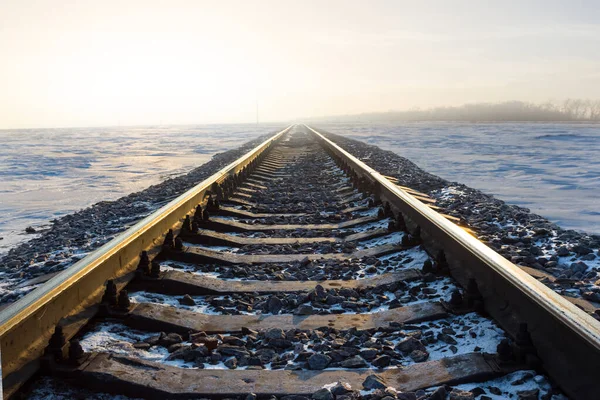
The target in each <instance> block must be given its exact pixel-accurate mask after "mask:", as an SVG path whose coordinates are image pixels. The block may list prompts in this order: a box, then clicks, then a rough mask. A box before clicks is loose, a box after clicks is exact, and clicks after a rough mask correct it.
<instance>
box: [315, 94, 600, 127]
mask: <svg viewBox="0 0 600 400" xmlns="http://www.w3.org/2000/svg"><path fill="white" fill-rule="evenodd" d="M318 119H320V120H336V121H346V122H350V121H600V100H583V99H567V100H565V101H563V102H561V103H555V102H546V103H541V104H534V103H528V102H523V101H508V102H504V103H474V104H465V105H462V106H460V107H436V108H431V109H426V110H421V109H412V110H407V111H388V112H377V113H363V114H358V115H342V116H335V117H323V118H318Z"/></svg>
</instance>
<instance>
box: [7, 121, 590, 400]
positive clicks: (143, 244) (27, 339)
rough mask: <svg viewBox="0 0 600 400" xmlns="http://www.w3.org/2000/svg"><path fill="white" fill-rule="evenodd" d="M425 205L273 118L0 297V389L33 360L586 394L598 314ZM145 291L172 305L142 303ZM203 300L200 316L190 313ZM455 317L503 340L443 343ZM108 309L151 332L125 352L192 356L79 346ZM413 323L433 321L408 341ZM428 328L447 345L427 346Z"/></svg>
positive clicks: (20, 381)
mask: <svg viewBox="0 0 600 400" xmlns="http://www.w3.org/2000/svg"><path fill="white" fill-rule="evenodd" d="M433 203H434V202H433V201H432V200H431V199H429V198H428V197H427V196H426V195H424V194H421V193H418V192H416V191H414V190H412V189H410V188H404V187H400V186H397V185H396V184H395V183H394V181H393V179H390V178H387V177H385V176H382V175H381V174H379V173H378V172H376V171H374V170H373V169H371V168H370V167H368V166H366V165H365V164H364V163H363V162H361V161H360V160H358V159H356V158H355V157H353V156H352V155H351V154H349V153H347V152H346V151H344V150H343V149H341V148H340V147H339V146H337V145H336V144H335V143H333V142H332V141H330V140H329V139H327V138H326V137H325V136H323V135H322V134H321V133H319V132H318V131H317V130H314V129H312V128H309V127H307V126H299V125H296V126H292V127H288V128H287V129H285V130H283V131H281V132H279V133H277V134H276V135H274V136H273V137H272V138H270V139H269V140H267V141H265V142H264V143H263V144H261V145H260V146H258V147H257V148H255V149H254V150H252V151H251V152H249V153H248V154H246V155H245V156H243V157H241V158H240V159H238V160H236V161H235V162H234V163H232V164H230V165H229V166H227V167H226V168H224V169H223V170H221V171H219V172H218V173H216V174H215V175H213V176H211V177H210V178H208V179H207V180H205V181H204V182H202V183H200V184H199V185H197V186H196V187H195V188H193V189H191V190H190V191H188V192H186V193H184V194H182V195H181V196H180V197H178V198H177V199H175V200H173V201H172V202H171V203H169V204H168V205H166V206H165V207H163V208H161V209H160V210H158V211H156V212H155V213H154V214H152V215H151V216H149V217H147V218H146V219H144V220H142V221H140V222H139V223H138V224H136V225H135V226H133V227H132V228H130V229H129V230H128V231H126V232H125V233H123V234H122V235H120V236H119V237H117V238H115V239H114V240H113V241H111V242H109V243H108V244H106V245H105V246H103V247H102V248H100V249H98V250H97V251H96V252H94V253H93V254H91V255H90V256H88V257H86V258H85V259H83V260H81V261H79V262H78V263H77V264H75V265H73V266H72V267H71V268H69V269H68V270H65V271H63V272H62V273H60V274H59V275H57V276H55V277H54V278H52V279H50V280H49V281H48V282H46V283H45V284H44V285H42V286H40V287H39V288H38V289H36V290H35V291H33V292H31V293H30V294H28V295H27V296H25V297H24V298H22V299H21V300H19V301H17V302H16V303H14V304H12V305H11V306H9V307H7V308H6V309H4V310H2V311H1V312H0V324H1V326H0V344H1V351H2V375H3V391H4V396H5V397H10V396H13V395H14V394H15V393H17V392H18V390H19V389H20V388H21V387H22V386H23V385H24V384H25V383H26V382H27V381H28V380H29V379H31V377H33V376H34V375H35V374H36V373H38V372H39V371H41V373H43V374H49V375H52V376H54V377H56V378H57V379H63V380H65V381H68V382H70V383H71V384H74V385H80V386H83V387H85V388H87V389H92V390H98V391H104V392H106V391H108V392H110V393H113V394H123V395H129V396H132V397H144V398H161V399H162V398H182V399H183V398H186V399H187V398H201V397H209V398H218V397H236V396H240V395H245V394H248V393H255V394H256V395H258V396H259V397H261V396H269V395H276V396H285V395H305V396H310V395H312V394H313V393H315V392H317V391H319V390H322V388H323V387H324V386H327V385H330V384H332V383H335V382H347V383H348V384H350V385H351V387H352V388H358V389H362V388H363V384H365V386H364V387H365V388H377V387H384V386H392V387H395V388H397V389H398V390H402V391H416V390H418V389H425V388H428V387H434V386H439V385H443V384H454V383H459V382H476V381H483V380H487V379H491V378H494V377H497V376H501V375H503V374H507V373H510V372H513V371H518V370H522V369H531V368H536V369H540V370H543V372H545V373H546V374H548V375H549V376H550V377H551V378H552V379H553V380H554V381H555V382H556V383H557V384H558V385H559V387H560V389H561V390H563V391H564V392H565V393H566V394H567V395H569V396H570V397H572V398H575V399H592V398H595V396H596V395H597V393H598V390H597V389H598V383H597V378H596V375H597V371H600V328H599V327H598V322H597V321H595V320H594V319H593V318H591V317H590V316H588V315H587V314H586V313H585V312H583V311H582V310H580V309H579V308H577V307H576V306H575V305H573V304H571V302H569V301H568V300H567V299H565V298H563V297H561V296H560V295H558V294H556V293H554V292H553V291H551V290H550V289H548V288H547V287H545V286H544V285H543V284H541V283H539V282H538V281H537V280H535V279H534V278H533V277H531V276H530V275H529V274H528V273H527V272H525V271H523V270H521V269H520V268H518V267H517V266H515V265H513V264H512V263H510V262H509V261H507V260H506V259H504V258H502V257H501V256H500V255H498V254H497V253H495V252H494V251H493V250H491V249H490V248H488V247H487V246H485V245H484V244H482V243H481V242H479V241H478V240H477V239H476V238H474V237H473V236H472V235H471V234H470V233H469V231H468V230H466V229H463V228H461V227H460V226H458V225H456V224H455V223H454V221H453V220H452V218H451V217H447V216H444V215H442V214H440V213H438V212H437V211H436V207H435V205H434V204H433ZM419 257H422V258H419ZM417 264H418V265H417ZM161 266H162V268H161ZM167 266H168V267H167ZM133 293H142V294H143V295H139V296H137V297H136V296H135V295H133ZM130 295H131V296H132V300H130V299H129V296H130ZM153 296H154V297H153ZM157 296H158V297H157ZM160 296H163V297H162V298H169V296H170V297H171V298H177V299H180V303H181V304H182V307H165V306H164V305H160V304H157V303H156V302H154V301H150V300H149V301H145V300H144V299H152V298H159V297H160ZM365 296H366V297H368V298H365ZM140 299H141V300H140ZM248 299H251V300H252V302H251V303H250V302H249V300H248ZM205 301H206V302H208V303H210V306H211V307H212V308H211V309H212V310H213V312H210V313H204V312H201V311H198V309H197V308H194V307H195V306H206V304H201V303H202V302H205ZM214 310H216V311H214ZM349 310H350V311H351V312H348V311H349ZM257 311H259V312H257ZM465 315H467V316H471V317H469V318H472V321H474V323H476V324H486V323H493V324H497V325H498V326H500V327H501V328H502V329H503V330H504V331H505V333H506V335H507V336H508V337H510V338H511V340H510V341H508V340H503V341H502V342H500V344H499V345H498V347H497V349H494V350H495V351H493V352H489V351H487V352H486V351H482V349H480V348H478V347H476V348H474V349H472V351H469V352H464V351H458V352H457V350H456V346H454V345H457V344H459V342H460V341H461V340H462V338H463V337H465V336H466V337H468V336H469V335H470V336H472V338H475V339H476V337H477V333H476V332H475V330H473V329H471V330H468V329H467V328H465V329H464V331H465V332H466V333H465V332H463V333H461V332H458V333H457V332H456V326H453V325H452V324H451V323H447V322H441V321H449V320H452V318H453V317H454V316H457V317H458V316H465ZM105 321H112V322H115V323H118V324H122V325H123V326H126V327H128V328H130V329H132V330H136V331H144V332H151V333H157V336H156V338H155V339H153V340H147V341H146V342H143V343H136V349H138V350H140V351H144V350H147V349H148V348H150V347H152V346H163V347H166V348H168V351H169V353H170V354H171V357H170V359H180V360H181V361H182V362H183V361H185V362H188V364H189V363H191V364H192V365H195V366H196V368H189V367H188V368H182V367H181V366H175V365H173V364H172V363H171V364H169V363H161V362H155V361H149V360H147V359H144V358H139V357H136V356H135V355H134V354H131V355H128V354H125V355H124V354H112V353H109V352H84V351H83V348H82V346H81V344H80V341H79V340H80V339H81V338H82V332H86V331H89V330H90V329H93V326H94V325H97V324H100V323H102V322H105ZM491 321H494V322H491ZM427 323H434V324H435V323H440V324H441V326H443V327H444V326H445V328H444V329H443V330H442V331H441V332H440V333H438V336H437V337H435V338H431V337H428V336H426V335H424V336H421V331H420V330H419V328H420V327H421V326H422V324H427ZM161 332H163V333H162V334H161ZM428 341H429V342H432V341H443V342H445V343H447V344H449V345H450V348H452V347H453V349H452V351H450V352H449V353H448V354H444V355H443V356H439V355H438V356H436V357H434V356H432V355H430V354H429V350H428V347H427V346H426V344H427V343H428ZM488 350H489V349H488ZM194 363H195V364H194ZM209 365H223V366H224V367H223V368H216V369H215V368H206V367H205V366H209ZM188 366H189V365H188ZM241 367H244V368H241ZM371 375H376V377H375V378H374V377H372V376H371ZM378 382H379V383H378ZM378 385H380V386H378Z"/></svg>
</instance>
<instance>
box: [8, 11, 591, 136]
mask: <svg viewBox="0 0 600 400" xmlns="http://www.w3.org/2000/svg"><path fill="white" fill-rule="evenodd" d="M433 3H434V4H432V5H424V4H418V2H414V1H408V0H407V1H394V2H387V1H378V2H375V3H373V4H370V3H365V2H361V1H351V0H348V1H338V0H331V1H329V2H327V3H326V4H325V3H321V2H316V1H306V2H295V1H285V0H281V1H267V0H265V1H259V2H247V1H233V0H230V1H223V2H211V1H204V0H196V1H193V0H173V1H170V2H164V1H160V0H147V1H141V0H129V1H125V2H123V1H116V0H107V1H105V2H97V1H90V0H80V1H77V2H69V1H59V2H56V1H49V0H37V1H34V0H21V1H18V2H17V1H13V2H11V1H7V2H2V3H0V54H1V55H2V62H1V63H0V87H1V88H2V91H1V92H0V128H8V127H26V126H40V127H52V126H77V125H79V126H80V125H87V126H89V125H111V124H118V123H121V124H129V125H131V124H156V123H160V122H163V123H165V124H168V123H179V124H181V123H209V122H253V121H254V120H255V111H256V104H257V103H258V105H259V108H260V113H261V117H262V118H261V120H265V121H267V120H271V121H273V120H276V121H284V120H290V119H295V118H298V117H310V116H319V115H336V114H349V113H361V112H369V111H386V110H388V109H396V110H400V109H406V108H411V107H430V106H440V105H452V104H454V105H459V104H463V103H466V102H473V101H492V102H494V101H505V100H514V99H518V100H526V101H546V100H548V99H552V98H559V99H560V98H566V97H578V98H590V97H591V98H593V97H595V96H597V93H598V90H599V89H600V75H598V73H597V71H598V70H599V69H600V59H599V56H598V55H597V54H596V53H595V52H590V51H589V49H591V48H596V47H597V46H598V45H600V43H598V40H600V39H598V38H599V37H600V31H598V27H597V25H594V24H591V23H589V22H588V21H587V19H586V18H585V16H581V15H570V14H569V15H565V16H563V13H562V11H561V10H562V9H561V7H562V6H554V8H551V9H549V11H548V15H539V12H538V11H539V9H538V8H536V7H534V5H531V4H529V5H528V4H523V2H515V3H514V4H513V3H511V2H510V1H508V2H507V1H504V2H502V5H503V7H501V8H497V9H495V11H494V13H490V7H491V6H486V5H484V4H479V3H476V4H474V3H473V2H464V3H463V2H460V1H457V2H456V3H454V2H452V4H451V5H450V3H448V2H445V1H441V0H437V1H433ZM569 10H571V8H569ZM551 11H552V12H556V13H557V15H560V16H561V17H560V18H558V17H556V16H554V15H552V13H551ZM559 11H560V13H559ZM534 14H535V18H532V15H534ZM592 14H593V13H586V15H592ZM474 15H477V16H480V17H481V18H473V16H474ZM506 21H511V24H510V26H507V25H506V23H505V22H506ZM532 21H534V22H535V23H532ZM536 21H537V22H536ZM549 25H551V26H552V29H548V26H549ZM549 81H552V82H553V85H548V82H549Z"/></svg>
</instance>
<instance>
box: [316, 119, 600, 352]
mask: <svg viewBox="0 0 600 400" xmlns="http://www.w3.org/2000/svg"><path fill="white" fill-rule="evenodd" d="M305 126H306V127H307V128H308V129H309V130H310V131H311V132H313V133H314V134H315V135H316V136H317V137H318V138H319V139H320V140H322V141H324V142H325V143H326V144H327V146H329V147H330V148H331V149H334V151H335V152H336V153H338V154H340V155H342V156H343V157H344V158H346V159H347V160H349V161H351V162H352V163H353V164H355V165H356V166H357V167H358V168H360V169H362V170H363V171H364V173H365V174H366V175H368V176H370V177H371V179H372V180H373V181H375V182H377V183H379V184H380V185H381V186H382V187H385V188H386V189H387V190H389V191H390V192H391V193H393V194H394V195H395V196H397V198H398V199H399V200H400V201H402V202H404V203H406V204H407V205H408V206H410V207H411V208H413V209H414V211H416V212H418V213H419V214H421V216H423V217H424V218H426V219H427V220H429V221H430V222H431V223H433V224H434V225H435V226H437V228H439V229H440V230H441V231H443V232H444V233H445V234H447V235H449V236H450V237H452V238H453V239H454V241H455V242H456V243H457V244H459V245H460V246H462V247H463V248H464V249H466V250H468V251H469V252H470V253H472V254H473V255H474V256H476V257H477V258H479V259H480V260H481V261H483V262H484V263H485V264H486V265H487V266H489V268H491V269H493V270H494V271H496V272H497V273H498V274H500V275H501V276H502V277H503V278H505V279H506V280H508V281H509V282H510V283H511V284H512V285H513V286H514V287H516V288H517V289H518V290H520V291H521V292H523V293H524V294H525V295H526V296H527V297H529V298H530V299H531V300H533V301H534V302H536V303H537V304H539V305H540V306H542V307H543V308H544V309H545V310H547V311H548V312H549V313H551V314H552V315H553V316H554V317H555V318H556V319H558V320H559V321H561V322H562V323H563V324H565V325H566V326H568V327H569V329H571V330H573V331H575V332H576V333H577V334H578V335H579V336H581V338H582V339H584V340H586V341H587V342H588V343H590V344H591V345H593V346H594V347H596V348H597V349H599V350H600V324H599V323H598V321H596V320H595V319H594V318H593V317H592V316H590V315H588V314H586V313H585V312H584V311H582V310H580V309H579V308H578V307H576V306H575V305H573V304H572V303H571V302H569V301H567V300H565V299H564V298H563V297H562V296H561V295H559V294H557V293H556V292H554V291H553V290H552V289H550V288H548V287H547V286H546V285H544V284H543V283H541V282H538V281H537V280H536V279H535V278H533V277H532V276H531V275H529V274H528V273H526V272H525V271H523V270H521V269H520V268H519V267H517V266H516V265H514V264H513V263H512V262H510V261H508V260H507V259H505V258H504V257H502V256H501V255H500V254H498V253H496V252H495V251H494V250H493V249H491V248H490V247H488V246H486V245H485V244H484V243H482V242H481V241H479V240H477V239H476V238H475V237H473V236H471V235H469V234H468V233H467V232H466V231H465V230H464V229H462V228H460V227H459V226H457V225H456V224H453V223H452V222H450V221H449V220H447V219H446V218H443V217H442V216H441V215H440V214H438V213H437V212H435V211H433V210H432V209H430V208H429V207H427V206H425V205H424V204H423V203H421V202H420V201H418V200H417V199H415V198H414V197H413V196H411V195H410V194H409V193H408V192H406V191H405V190H403V189H401V188H399V187H398V186H397V185H395V184H393V183H392V182H390V180H388V179H387V178H385V177H384V176H383V175H381V174H380V173H379V172H377V171H375V170H374V169H373V168H371V167H369V166H368V165H366V164H365V163H363V162H362V161H360V160H359V159H358V158H356V157H354V156H353V155H352V154H350V153H348V152H347V151H345V150H344V149H342V148H341V147H340V146H338V145H337V144H335V143H334V142H332V141H331V140H329V139H327V138H326V137H325V136H323V135H322V134H321V133H319V132H317V131H316V130H314V129H313V128H311V127H310V126H307V125H305Z"/></svg>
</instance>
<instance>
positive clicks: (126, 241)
mask: <svg viewBox="0 0 600 400" xmlns="http://www.w3.org/2000/svg"><path fill="white" fill-rule="evenodd" d="M292 126H293V125H290V126H288V127H287V128H286V129H284V130H282V131H280V132H278V133H277V134H275V135H273V136H272V137H270V138H269V139H267V140H266V141H264V142H263V143H261V144H260V145H258V146H256V147H255V148H254V149H252V150H251V151H249V152H248V153H246V154H245V155H243V156H242V157H240V158H238V159H237V160H235V161H234V162H232V163H231V164H229V165H228V166H226V167H225V168H223V169H221V170H220V171H218V172H217V173H215V174H213V175H211V176H210V177H209V178H207V179H205V180H204V181H202V182H201V183H199V184H197V185H196V186H194V187H193V188H191V189H189V190H188V191H186V192H185V193H183V194H182V195H180V196H178V197H177V198H175V199H174V200H172V201H171V202H169V203H168V204H166V205H165V206H163V207H161V208H160V209H158V210H156V211H155V212H153V213H152V214H151V215H149V216H148V217H146V218H144V219H143V220H141V221H139V222H138V223H136V224H135V225H133V226H132V227H131V228H129V229H127V230H126V231H125V232H123V233H121V234H119V235H118V236H117V237H115V238H114V239H112V240H111V241H110V242H108V243H106V244H105V245H103V246H102V247H100V248H98V249H97V250H95V251H93V252H92V253H90V254H89V255H88V256H86V257H84V258H83V259H82V260H80V261H78V262H76V263H75V264H73V265H72V266H70V267H69V268H67V269H65V270H64V271H62V272H60V273H59V274H57V275H56V276H54V277H53V278H51V279H50V280H48V281H47V282H46V283H44V284H43V285H41V286H40V287H38V288H36V289H35V290H33V291H32V292H31V293H29V294H27V295H25V296H24V297H22V298H21V299H19V300H18V301H16V302H14V303H13V304H11V305H10V306H8V307H6V308H5V309H4V310H2V311H0V343H1V344H2V349H1V350H2V370H3V376H6V375H7V374H8V373H11V372H14V371H15V369H16V368H20V367H21V366H22V364H24V363H25V362H30V361H31V359H33V358H34V357H33V355H31V354H29V353H31V351H29V350H28V349H29V348H31V347H33V346H34V344H33V343H31V342H29V343H22V342H25V341H27V340H28V339H26V338H27V337H28V336H27V335H33V334H35V333H37V334H38V335H42V334H43V332H45V330H48V329H53V326H54V325H56V323H58V321H59V320H60V318H62V317H65V316H68V315H69V314H70V313H72V312H73V311H74V310H75V309H76V307H75V306H76V305H75V303H76V302H74V301H73V295H72V293H71V294H65V295H64V296H67V297H68V296H71V298H70V299H69V301H68V302H66V300H59V299H61V295H63V293H67V292H69V291H73V290H74V289H73V288H74V287H75V285H77V284H78V283H80V282H81V281H82V280H84V279H91V278H89V277H90V276H91V275H94V274H96V275H95V276H99V275H98V274H100V272H99V271H102V270H104V272H102V274H104V275H108V278H107V279H111V277H110V274H111V273H112V272H111V271H113V270H115V268H121V269H123V268H124V267H125V265H127V264H128V263H131V262H132V260H133V259H134V258H137V256H139V250H140V249H141V247H140V246H144V247H148V248H149V247H151V246H152V245H153V243H152V242H151V241H147V240H146V238H145V236H146V235H148V233H149V232H151V231H153V230H156V226H161V227H162V225H165V226H166V225H167V224H168V225H169V228H170V227H171V225H172V223H175V224H176V223H178V222H179V220H180V219H181V218H182V217H183V216H184V215H185V213H186V212H189V211H190V210H191V209H192V207H195V204H197V203H195V204H192V202H193V200H196V197H198V196H199V195H201V194H202V193H203V192H205V191H206V190H208V189H209V188H210V187H211V185H212V184H213V183H215V182H220V181H221V180H222V179H223V178H225V177H226V176H228V175H229V174H232V173H236V172H238V170H239V169H240V168H241V166H244V165H246V163H247V162H250V161H251V160H253V159H254V158H255V157H256V156H258V155H260V154H261V153H262V151H263V150H265V149H266V148H268V147H269V145H270V144H271V143H273V142H274V141H276V140H277V139H279V138H281V136H283V135H284V134H285V133H286V132H287V131H289V130H290V129H291V128H292ZM187 206H189V207H190V208H189V209H188V210H187V211H185V212H184V213H182V210H183V209H184V208H186V207H187ZM175 214H177V215H175ZM165 232H166V230H165ZM160 234H161V235H162V234H164V232H161V233H160ZM122 258H123V259H122ZM112 264H117V265H116V267H115V266H114V265H112ZM111 268H112V269H111ZM115 277H116V276H115ZM96 283H97V285H98V289H100V288H102V287H103V285H104V283H105V280H102V281H99V282H94V284H96ZM87 288H90V286H88V287H87ZM76 290H81V291H85V289H79V288H77V289H76ZM76 296H77V297H78V298H79V299H82V302H83V299H84V298H85V299H87V298H88V297H89V293H78V294H77V295H76ZM61 301H62V303H61ZM57 302H59V303H61V304H62V305H63V307H57ZM65 302H66V304H67V305H68V307H65V306H64V304H65ZM57 308H58V309H59V310H58V311H57V310H55V309H57ZM61 308H62V309H61ZM49 310H50V311H49ZM48 314H53V316H52V317H50V316H48ZM33 319H37V321H32V320H33ZM53 323H54V324H53ZM32 330H33V331H37V332H31V331H32ZM21 331H23V333H24V336H23V337H21V336H20V335H19V334H20V333H21ZM18 342H21V343H18ZM34 353H35V352H34ZM24 359H25V360H24ZM7 367H9V368H7ZM7 370H8V371H7ZM5 390H6V388H5ZM5 395H6V394H5Z"/></svg>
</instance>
